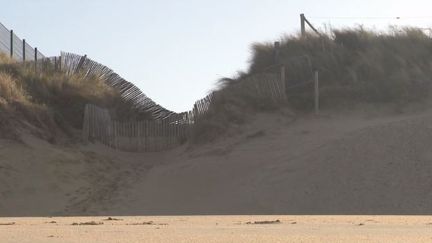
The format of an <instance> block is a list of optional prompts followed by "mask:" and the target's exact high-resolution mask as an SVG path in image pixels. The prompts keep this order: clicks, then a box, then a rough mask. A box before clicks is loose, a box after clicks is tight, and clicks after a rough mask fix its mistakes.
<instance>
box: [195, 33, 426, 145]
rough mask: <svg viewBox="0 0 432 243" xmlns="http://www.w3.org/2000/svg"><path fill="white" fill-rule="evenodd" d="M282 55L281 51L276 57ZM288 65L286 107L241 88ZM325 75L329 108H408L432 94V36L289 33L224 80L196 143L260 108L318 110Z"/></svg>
mask: <svg viewBox="0 0 432 243" xmlns="http://www.w3.org/2000/svg"><path fill="white" fill-rule="evenodd" d="M275 53H278V55H277V58H275ZM278 65H284V66H285V68H286V86H287V87H288V88H287V90H286V93H287V97H288V100H287V102H286V103H283V104H281V103H279V104H274V103H272V102H269V101H268V100H262V99H257V98H256V97H253V96H252V95H251V94H249V93H248V89H244V88H241V87H242V86H244V84H242V83H244V82H247V80H248V77H250V76H256V75H263V74H267V75H268V74H273V75H279V72H280V69H279V67H278ZM315 70H318V71H319V76H320V102H321V106H322V108H323V109H333V108H345V109H346V108H352V107H353V106H355V105H356V104H359V103H372V104H384V105H385V104H391V105H395V106H403V105H405V104H409V103H412V102H422V101H424V100H426V99H427V98H428V97H429V96H430V91H431V84H432V39H431V38H430V37H429V36H427V35H426V34H425V33H424V32H423V31H422V30H420V29H416V28H402V29H401V28H394V27H390V28H389V29H388V30H387V31H384V32H377V31H372V30H367V29H365V28H363V27H358V28H353V29H339V30H338V29H336V30H332V31H330V32H329V33H327V34H326V35H322V36H317V35H312V34H310V35H307V36H304V37H301V36H300V35H299V34H297V35H289V36H284V37H283V38H282V40H281V42H280V48H279V49H278V50H275V48H274V44H273V42H267V43H255V44H253V45H252V57H251V59H250V65H249V68H248V70H247V71H245V72H239V73H238V75H237V76H235V77H233V78H224V79H222V80H221V81H220V83H219V86H218V90H217V91H216V93H217V95H216V96H215V97H216V98H215V99H214V100H213V102H212V104H211V106H210V109H209V112H208V113H207V114H206V115H205V116H204V117H203V118H201V119H200V121H199V123H198V124H197V125H196V126H195V127H196V128H195V129H194V132H193V136H192V137H193V140H194V141H198V142H202V140H211V139H212V138H215V137H218V136H219V135H220V134H221V133H223V132H224V131H227V129H228V128H229V127H230V126H232V125H233V124H234V125H237V124H241V123H242V122H244V121H245V120H247V119H248V116H249V115H250V114H251V113H253V112H256V111H269V110H274V109H278V108H282V107H285V108H289V109H291V110H293V111H299V112H309V111H311V110H312V109H313V86H312V83H310V84H309V85H305V86H300V87H297V88H293V89H289V87H291V86H295V85H298V84H300V83H304V82H308V81H311V80H312V78H313V72H314V71H315Z"/></svg>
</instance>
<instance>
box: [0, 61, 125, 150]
mask: <svg viewBox="0 0 432 243" xmlns="http://www.w3.org/2000/svg"><path fill="white" fill-rule="evenodd" d="M88 103H92V104H96V105H100V106H104V107H111V108H118V107H121V106H124V107H128V105H127V104H123V103H122V101H121V99H120V96H119V94H118V93H117V92H116V91H115V90H114V89H113V88H111V87H109V86H108V85H106V84H105V83H104V81H102V80H99V79H95V78H83V76H82V75H79V74H77V75H72V76H66V75H65V74H63V73H61V72H54V71H46V72H35V71H34V69H33V68H32V67H26V66H25V65H22V64H20V63H16V62H14V61H13V60H11V59H9V58H8V57H6V56H5V55H0V118H1V119H0V120H1V122H0V130H1V131H3V132H2V135H1V136H2V137H6V138H14V139H17V137H18V135H17V134H18V130H22V129H24V130H29V131H31V132H32V133H35V134H36V135H38V136H40V137H42V138H44V139H47V140H49V141H52V142H55V141H56V139H58V138H59V137H61V136H63V135H67V136H63V137H74V134H75V132H74V131H75V129H80V128H81V127H82V123H83V114H84V107H85V105H86V104H88Z"/></svg>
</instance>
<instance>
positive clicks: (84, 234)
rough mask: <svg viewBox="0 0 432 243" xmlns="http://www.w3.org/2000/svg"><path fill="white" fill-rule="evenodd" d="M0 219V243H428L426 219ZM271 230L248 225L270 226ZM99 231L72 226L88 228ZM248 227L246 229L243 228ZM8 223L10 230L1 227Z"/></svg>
mask: <svg viewBox="0 0 432 243" xmlns="http://www.w3.org/2000/svg"><path fill="white" fill-rule="evenodd" d="M106 219H107V218H106V217H86V218H78V217H69V218H0V242H2V243H12V242H20V243H30V242H31V243H42V242H44V243H45V242H52V243H56V242H62V243H68V242H96V243H97V242H104V243H106V242H128V243H133V242H173V243H174V242H175V243H181V242H188V243H193V242H238V243H241V242H393V243H395V242H401V243H402V242H403V243H405V242H411V243H412V242H431V241H432V217H428V216H423V217H419V216H411V217H403V216H178V217H170V216H167V217H115V219H119V220H118V221H114V220H113V221H107V220H106ZM274 220H280V223H274V224H254V222H255V221H274ZM92 221H94V222H95V223H103V224H101V225H87V226H82V225H72V224H73V223H85V222H92ZM248 222H251V223H252V224H248ZM10 223H14V224H13V225H6V224H10Z"/></svg>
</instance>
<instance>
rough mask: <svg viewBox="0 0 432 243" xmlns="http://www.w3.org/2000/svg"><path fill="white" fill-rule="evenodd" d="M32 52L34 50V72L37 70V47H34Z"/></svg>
mask: <svg viewBox="0 0 432 243" xmlns="http://www.w3.org/2000/svg"><path fill="white" fill-rule="evenodd" d="M34 52H35V54H34V55H35V56H34V59H35V60H34V62H35V72H36V71H37V61H38V54H37V53H38V49H37V47H35V49H34Z"/></svg>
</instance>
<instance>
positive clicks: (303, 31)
mask: <svg viewBox="0 0 432 243" xmlns="http://www.w3.org/2000/svg"><path fill="white" fill-rule="evenodd" d="M300 25H301V36H302V37H304V36H305V35H306V23H305V15H304V14H300Z"/></svg>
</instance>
